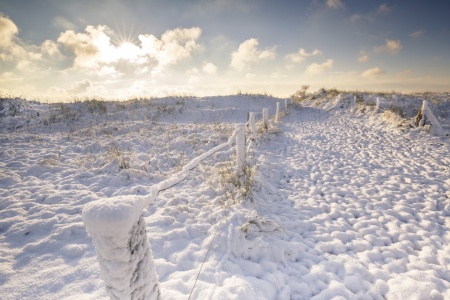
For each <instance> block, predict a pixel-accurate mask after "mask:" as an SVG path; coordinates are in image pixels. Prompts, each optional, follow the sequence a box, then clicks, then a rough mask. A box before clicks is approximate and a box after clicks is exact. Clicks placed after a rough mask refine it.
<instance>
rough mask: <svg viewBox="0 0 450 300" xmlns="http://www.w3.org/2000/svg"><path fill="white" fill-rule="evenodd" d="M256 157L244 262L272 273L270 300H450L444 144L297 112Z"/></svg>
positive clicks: (348, 119) (350, 119) (353, 119)
mask: <svg viewBox="0 0 450 300" xmlns="http://www.w3.org/2000/svg"><path fill="white" fill-rule="evenodd" d="M258 148H259V149H258V151H257V153H256V154H255V156H256V161H257V164H258V169H259V174H258V175H257V182H259V183H260V186H259V188H258V187H256V192H255V208H256V210H257V211H258V214H259V216H260V217H261V219H262V221H261V220H259V221H258V222H255V224H256V223H259V224H258V225H257V226H256V227H257V228H254V234H253V235H249V236H247V237H246V239H247V240H248V243H249V245H248V249H249V250H248V252H247V253H241V255H242V256H243V257H245V256H247V259H248V260H249V261H253V262H261V261H264V260H265V259H267V260H271V261H273V262H274V263H275V264H276V265H274V266H273V269H272V270H271V272H270V273H271V275H270V276H268V275H266V276H265V281H268V282H270V284H271V285H272V287H273V291H272V292H273V295H274V296H275V298H277V299H309V298H312V299H330V298H333V297H335V296H341V297H344V298H345V299H356V298H358V299H383V298H385V297H387V298H388V299H443V298H450V292H449V288H450V271H449V269H450V247H449V246H448V244H449V240H450V239H449V238H450V236H449V234H448V233H447V228H448V226H449V225H450V218H449V216H450V210H449V208H450V206H449V200H448V194H447V195H446V191H448V190H449V188H450V180H449V179H448V178H449V177H448V175H449V165H450V157H449V155H448V153H449V145H448V143H444V142H441V140H439V138H435V137H431V136H429V135H420V136H418V137H417V138H416V139H415V140H410V139H409V138H408V136H407V135H406V134H403V133H400V132H398V131H395V130H392V129H387V130H384V129H383V128H375V127H374V126H369V125H367V118H364V117H362V116H359V117H358V116H354V115H352V116H347V115H345V114H338V113H328V112H326V111H324V110H321V109H317V108H301V109H300V110H294V111H292V112H291V113H290V115H288V116H287V117H286V118H284V119H283V122H282V123H281V124H280V127H279V132H278V133H277V135H276V136H272V137H271V138H270V141H269V142H266V143H262V144H260V146H259V147H258ZM264 224H266V225H264ZM268 225H269V226H268ZM252 241H255V242H254V243H252ZM274 253H278V257H277V256H276V255H275V254H274ZM274 260H275V261H274ZM258 288H259V287H258V286H255V289H256V290H257V289H258ZM266 289H267V287H266ZM268 299H270V297H268Z"/></svg>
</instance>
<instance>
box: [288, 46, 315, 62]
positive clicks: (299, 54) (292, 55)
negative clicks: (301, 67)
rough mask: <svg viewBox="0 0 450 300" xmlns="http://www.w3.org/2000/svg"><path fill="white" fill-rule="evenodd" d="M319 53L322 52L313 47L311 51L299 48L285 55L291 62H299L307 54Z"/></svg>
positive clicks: (307, 55)
mask: <svg viewBox="0 0 450 300" xmlns="http://www.w3.org/2000/svg"><path fill="white" fill-rule="evenodd" d="M320 54H322V51H320V50H317V49H314V50H313V52H311V53H308V52H306V51H305V49H303V48H300V49H299V50H298V51H297V52H295V53H290V54H288V55H286V58H287V59H289V60H290V61H292V62H293V63H300V62H302V61H304V60H305V59H306V58H307V57H309V56H314V55H320Z"/></svg>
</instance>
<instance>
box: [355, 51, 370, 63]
mask: <svg viewBox="0 0 450 300" xmlns="http://www.w3.org/2000/svg"><path fill="white" fill-rule="evenodd" d="M358 61H359V62H367V61H369V54H367V53H366V52H365V51H361V52H359V57H358Z"/></svg>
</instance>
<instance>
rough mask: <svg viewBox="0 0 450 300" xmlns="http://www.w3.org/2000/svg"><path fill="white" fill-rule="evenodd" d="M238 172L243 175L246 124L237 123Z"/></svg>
mask: <svg viewBox="0 0 450 300" xmlns="http://www.w3.org/2000/svg"><path fill="white" fill-rule="evenodd" d="M236 129H237V130H238V132H237V134H236V174H237V175H241V174H242V173H243V172H244V166H245V125H243V124H238V125H236Z"/></svg>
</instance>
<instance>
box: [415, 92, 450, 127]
mask: <svg viewBox="0 0 450 300" xmlns="http://www.w3.org/2000/svg"><path fill="white" fill-rule="evenodd" d="M416 118H417V119H418V121H419V126H424V125H425V123H426V122H427V123H428V122H429V123H430V125H431V128H430V133H431V134H433V135H442V134H444V129H443V128H442V126H441V123H440V122H439V121H438V119H437V118H436V116H435V115H434V114H433V111H431V109H430V107H429V106H428V101H427V100H423V103H422V107H421V108H420V110H419V113H418V116H417V117H416Z"/></svg>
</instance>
